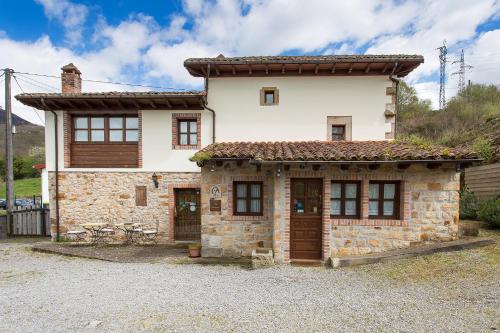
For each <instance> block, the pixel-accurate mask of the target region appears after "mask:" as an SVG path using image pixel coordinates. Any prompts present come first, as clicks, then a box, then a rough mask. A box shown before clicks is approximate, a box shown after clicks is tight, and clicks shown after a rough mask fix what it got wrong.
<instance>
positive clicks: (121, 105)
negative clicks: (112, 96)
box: [116, 99, 125, 109]
mask: <svg viewBox="0 0 500 333" xmlns="http://www.w3.org/2000/svg"><path fill="white" fill-rule="evenodd" d="M116 104H118V106H119V107H120V108H122V109H125V105H123V103H122V101H120V100H119V99H116Z"/></svg>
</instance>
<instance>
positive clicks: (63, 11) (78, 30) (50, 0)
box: [35, 0, 88, 45]
mask: <svg viewBox="0 0 500 333" xmlns="http://www.w3.org/2000/svg"><path fill="white" fill-rule="evenodd" d="M35 1H36V2H37V3H39V4H41V5H42V6H43V9H44V12H45V15H46V16H47V17H48V18H49V19H54V20H57V21H58V22H59V23H60V24H62V26H63V27H64V29H65V36H66V41H67V42H68V43H69V44H70V45H75V44H76V43H78V42H80V41H81V39H82V29H83V24H84V23H85V19H86V18H87V15H88V9H87V7H86V6H84V5H81V4H74V3H72V2H70V1H67V0H35Z"/></svg>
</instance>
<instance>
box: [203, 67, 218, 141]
mask: <svg viewBox="0 0 500 333" xmlns="http://www.w3.org/2000/svg"><path fill="white" fill-rule="evenodd" d="M209 75H210V64H208V70H207V76H206V77H205V97H204V98H203V107H204V108H205V110H208V111H210V112H212V143H215V111H214V109H212V108H209V107H208V106H207V104H208V77H209Z"/></svg>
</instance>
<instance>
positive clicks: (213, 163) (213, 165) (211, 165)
mask: <svg viewBox="0 0 500 333" xmlns="http://www.w3.org/2000/svg"><path fill="white" fill-rule="evenodd" d="M210 171H212V172H214V171H215V162H212V164H210Z"/></svg>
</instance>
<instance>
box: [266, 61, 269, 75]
mask: <svg viewBox="0 0 500 333" xmlns="http://www.w3.org/2000/svg"><path fill="white" fill-rule="evenodd" d="M266 75H269V66H268V65H267V64H266Z"/></svg>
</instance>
